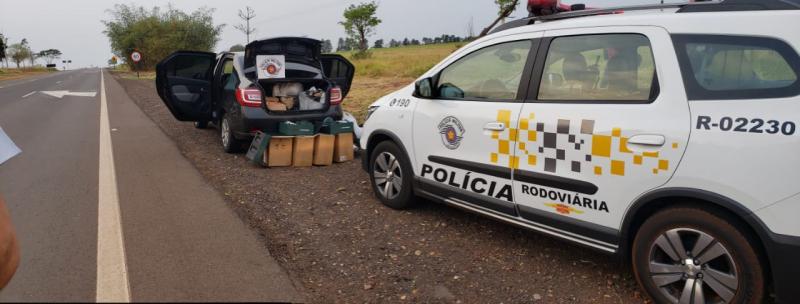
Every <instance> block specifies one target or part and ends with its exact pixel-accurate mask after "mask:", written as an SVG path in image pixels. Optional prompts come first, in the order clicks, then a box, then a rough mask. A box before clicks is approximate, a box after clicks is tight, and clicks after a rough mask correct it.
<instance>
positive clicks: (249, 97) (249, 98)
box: [236, 88, 261, 108]
mask: <svg viewBox="0 0 800 304" xmlns="http://www.w3.org/2000/svg"><path fill="white" fill-rule="evenodd" d="M236 101H238V102H239V104H240V105H242V106H245V107H253V108H257V107H260V106H261V90H259V89H256V88H247V89H241V88H236Z"/></svg>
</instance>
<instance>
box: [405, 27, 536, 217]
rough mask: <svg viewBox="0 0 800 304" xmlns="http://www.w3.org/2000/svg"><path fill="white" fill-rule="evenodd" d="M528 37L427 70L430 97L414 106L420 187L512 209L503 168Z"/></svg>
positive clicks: (525, 69)
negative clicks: (433, 71) (434, 71)
mask: <svg viewBox="0 0 800 304" xmlns="http://www.w3.org/2000/svg"><path fill="white" fill-rule="evenodd" d="M535 44H536V41H534V40H531V39H530V36H528V37H525V39H522V37H519V38H517V40H505V41H504V42H496V41H495V42H489V43H485V44H484V45H482V46H477V47H475V48H473V49H471V50H467V51H466V52H465V56H462V57H460V58H459V59H456V60H453V61H451V62H450V63H446V66H447V67H445V68H444V69H443V70H441V72H439V73H438V75H437V76H435V77H433V79H435V80H436V81H435V82H436V83H435V84H434V91H435V93H434V95H435V96H436V98H434V99H430V100H420V101H419V102H418V103H417V107H416V109H415V112H414V124H413V126H414V127H413V128H414V130H413V138H414V151H415V153H414V154H415V166H416V168H415V169H416V170H415V172H417V173H418V174H419V176H420V177H421V179H420V183H419V185H418V186H419V188H420V189H421V190H423V191H427V192H429V193H432V194H435V195H437V196H440V197H442V198H445V199H450V200H454V201H456V202H458V203H462V204H463V203H468V204H471V205H473V206H476V207H479V208H482V210H485V211H489V212H498V213H503V214H511V215H516V208H515V206H514V199H513V194H512V183H511V169H510V168H511V167H512V166H513V163H514V162H515V160H516V158H515V157H514V150H513V145H512V144H511V143H512V140H511V138H509V136H515V135H513V134H515V126H516V125H517V117H518V115H519V111H520V110H521V109H522V101H521V99H522V98H523V95H522V94H520V92H522V91H523V90H524V89H526V88H527V84H528V80H529V75H530V70H531V68H532V60H531V59H530V57H531V55H532V54H531V53H532V48H533V46H534V45H535ZM529 62H530V63H531V64H530V65H529V64H528V63H529ZM498 141H499V142H498Z"/></svg>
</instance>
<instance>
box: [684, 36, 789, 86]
mask: <svg viewBox="0 0 800 304" xmlns="http://www.w3.org/2000/svg"><path fill="white" fill-rule="evenodd" d="M673 42H674V43H675V47H676V51H677V54H678V59H679V60H680V64H681V72H682V73H683V81H684V84H685V86H686V90H687V95H688V97H689V99H690V100H712V99H721V100H722V99H753V98H779V97H790V96H796V95H798V94H800V81H798V72H800V58H798V55H797V53H796V52H795V51H794V49H793V48H792V47H791V46H789V45H788V44H786V42H783V41H780V40H778V39H773V38H765V37H747V36H718V35H674V36H673Z"/></svg>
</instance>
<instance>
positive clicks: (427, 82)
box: [414, 77, 433, 98]
mask: <svg viewBox="0 0 800 304" xmlns="http://www.w3.org/2000/svg"><path fill="white" fill-rule="evenodd" d="M414 97H417V98H433V80H432V79H431V78H430V77H428V78H423V79H420V80H419V81H417V83H416V84H415V85H414Z"/></svg>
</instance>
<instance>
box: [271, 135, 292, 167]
mask: <svg viewBox="0 0 800 304" xmlns="http://www.w3.org/2000/svg"><path fill="white" fill-rule="evenodd" d="M293 142H294V137H291V136H273V137H272V138H270V140H269V147H268V148H267V151H266V152H265V153H264V163H265V164H267V167H288V166H291V165H292V144H293Z"/></svg>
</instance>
